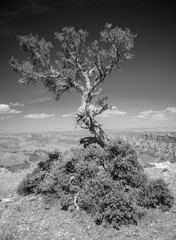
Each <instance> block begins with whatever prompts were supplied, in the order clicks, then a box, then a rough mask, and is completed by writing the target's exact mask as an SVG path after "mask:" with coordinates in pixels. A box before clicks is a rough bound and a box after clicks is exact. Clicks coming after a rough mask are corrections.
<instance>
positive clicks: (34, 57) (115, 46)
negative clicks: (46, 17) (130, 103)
mask: <svg viewBox="0 0 176 240" xmlns="http://www.w3.org/2000/svg"><path fill="white" fill-rule="evenodd" d="M87 36H88V32H87V31H83V30H79V31H75V29H74V27H65V28H63V29H62V32H61V33H55V38H56V39H57V40H58V41H59V43H60V49H59V51H58V52H57V59H56V60H55V62H54V63H53V64H52V63H51V54H50V49H51V48H52V47H53V46H52V44H51V43H50V42H46V40H45V39H44V38H41V39H39V37H38V36H37V35H35V36H33V35H32V34H30V35H26V36H17V40H18V41H19V45H20V47H21V49H22V50H24V51H25V52H26V53H27V54H28V57H27V58H26V60H24V61H23V62H22V63H19V62H18V60H17V59H15V58H14V57H12V58H11V60H10V65H11V67H12V68H13V70H14V71H15V72H17V74H19V75H20V76H21V79H20V80H19V82H20V83H25V84H29V83H32V84H36V83H37V82H39V81H41V82H42V83H43V84H44V86H45V87H46V88H47V89H48V90H49V91H50V92H52V93H53V94H54V97H55V99H56V100H59V99H60V97H61V96H62V95H63V94H64V93H66V92H69V90H71V89H72V88H75V89H76V90H77V91H78V92H79V93H81V95H82V97H81V106H80V108H79V111H78V113H77V115H76V122H77V125H79V126H80V127H81V128H83V129H88V130H89V131H90V133H91V134H92V135H93V136H92V135H91V136H90V137H85V138H82V139H81V140H80V143H81V144H84V147H86V146H87V145H89V144H91V143H98V144H99V145H100V146H102V147H104V146H105V144H106V141H107V140H108V138H107V136H106V134H105V132H104V131H103V129H102V127H101V125H100V124H99V123H98V122H97V120H96V119H95V117H96V116H97V115H99V114H101V113H103V112H104V111H106V110H108V109H109V110H113V109H115V107H112V106H110V105H108V103H107V97H103V98H101V97H99V94H100V92H101V88H100V87H99V85H100V84H101V83H103V82H104V80H105V79H106V77H107V76H108V75H109V74H110V73H111V72H112V71H113V70H115V69H117V70H119V69H121V65H122V63H123V62H125V61H126V60H128V59H132V58H133V54H132V53H131V49H132V48H133V46H134V42H133V40H134V38H135V35H134V34H133V33H132V32H131V31H130V30H129V29H125V30H122V29H121V28H118V27H115V28H112V24H108V23H107V24H106V25H105V28H104V30H103V31H101V32H100V40H99V41H97V40H95V41H93V43H92V44H91V45H89V46H87V45H86V38H87Z"/></svg>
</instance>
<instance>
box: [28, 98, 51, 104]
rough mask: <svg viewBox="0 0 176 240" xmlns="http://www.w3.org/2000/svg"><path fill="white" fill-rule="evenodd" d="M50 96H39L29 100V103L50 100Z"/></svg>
mask: <svg viewBox="0 0 176 240" xmlns="http://www.w3.org/2000/svg"><path fill="white" fill-rule="evenodd" d="M51 99H52V97H41V98H36V99H33V100H31V101H30V103H40V102H46V101H50V100H51Z"/></svg>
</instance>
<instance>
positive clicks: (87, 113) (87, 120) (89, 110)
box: [76, 92, 108, 148]
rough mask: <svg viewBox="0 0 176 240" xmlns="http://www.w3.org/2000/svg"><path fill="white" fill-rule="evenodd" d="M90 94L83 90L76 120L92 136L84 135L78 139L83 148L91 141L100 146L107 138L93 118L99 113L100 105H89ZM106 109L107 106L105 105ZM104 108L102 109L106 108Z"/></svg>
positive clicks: (100, 110)
mask: <svg viewBox="0 0 176 240" xmlns="http://www.w3.org/2000/svg"><path fill="white" fill-rule="evenodd" d="M92 97H93V96H92V95H91V94H90V93H89V92H85V93H84V94H83V96H82V105H81V107H80V108H79V113H78V114H77V117H76V120H77V123H78V124H79V126H80V127H81V128H83V129H88V130H89V131H90V133H91V134H92V135H93V136H89V137H84V138H82V139H81V140H80V144H83V146H84V148H85V147H87V146H88V145H90V144H92V143H97V144H99V145H100V146H101V147H104V146H105V144H106V142H107V141H108V138H107V136H106V134H105V132H104V131H103V129H102V128H101V125H100V124H98V122H97V121H96V120H95V117H94V116H96V115H98V114H101V112H102V109H103V108H102V107H100V108H98V107H95V106H93V105H91V100H92ZM106 109H107V107H106ZM106 109H103V111H104V110H106Z"/></svg>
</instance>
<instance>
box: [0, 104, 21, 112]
mask: <svg viewBox="0 0 176 240" xmlns="http://www.w3.org/2000/svg"><path fill="white" fill-rule="evenodd" d="M7 113H12V114H18V113H21V111H19V110H15V109H11V108H10V106H9V105H8V104H0V114H7Z"/></svg>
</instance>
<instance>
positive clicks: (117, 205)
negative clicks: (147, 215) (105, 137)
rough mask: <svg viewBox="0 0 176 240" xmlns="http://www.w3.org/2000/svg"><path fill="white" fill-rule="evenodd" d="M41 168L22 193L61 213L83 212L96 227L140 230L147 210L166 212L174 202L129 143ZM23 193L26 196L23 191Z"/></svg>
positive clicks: (70, 154)
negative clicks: (53, 205) (55, 204)
mask: <svg viewBox="0 0 176 240" xmlns="http://www.w3.org/2000/svg"><path fill="white" fill-rule="evenodd" d="M49 158H51V161H49V160H48V161H46V162H45V163H44V162H40V163H39V164H38V166H37V168H36V169H35V170H34V171H33V172H32V173H31V174H30V175H27V177H26V179H24V180H23V182H22V183H21V184H20V186H19V188H18V192H19V193H22V194H23V193H25V195H26V194H31V193H35V194H38V193H41V194H43V195H44V196H45V197H46V199H47V200H48V199H49V200H50V201H56V200H58V199H59V201H60V204H61V207H62V209H63V210H68V209H69V208H70V207H73V206H74V207H76V208H77V209H80V210H84V211H86V212H87V214H89V215H91V216H92V217H93V218H94V220H95V222H96V223H97V224H102V225H104V226H107V225H110V226H113V227H114V228H119V227H120V226H121V225H122V224H125V225H129V224H137V222H138V220H139V219H140V218H141V217H142V216H143V215H144V212H145V210H144V209H145V208H156V207H159V208H161V209H162V210H168V209H170V208H171V207H172V205H173V196H172V194H171V193H170V191H169V189H168V186H167V184H165V183H164V181H163V180H149V179H148V178H147V176H146V174H145V173H144V170H143V167H142V166H141V165H140V164H139V163H138V161H137V155H136V152H135V151H134V150H133V149H132V147H131V146H130V145H129V144H128V143H127V142H125V141H123V140H121V139H117V140H116V141H111V142H110V143H109V144H107V146H106V147H105V148H104V149H103V148H101V147H100V146H98V145H90V146H89V147H88V148H86V149H72V150H70V151H67V152H66V153H65V155H63V156H61V155H58V154H55V155H54V157H53V155H50V157H49ZM21 189H22V190H21Z"/></svg>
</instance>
